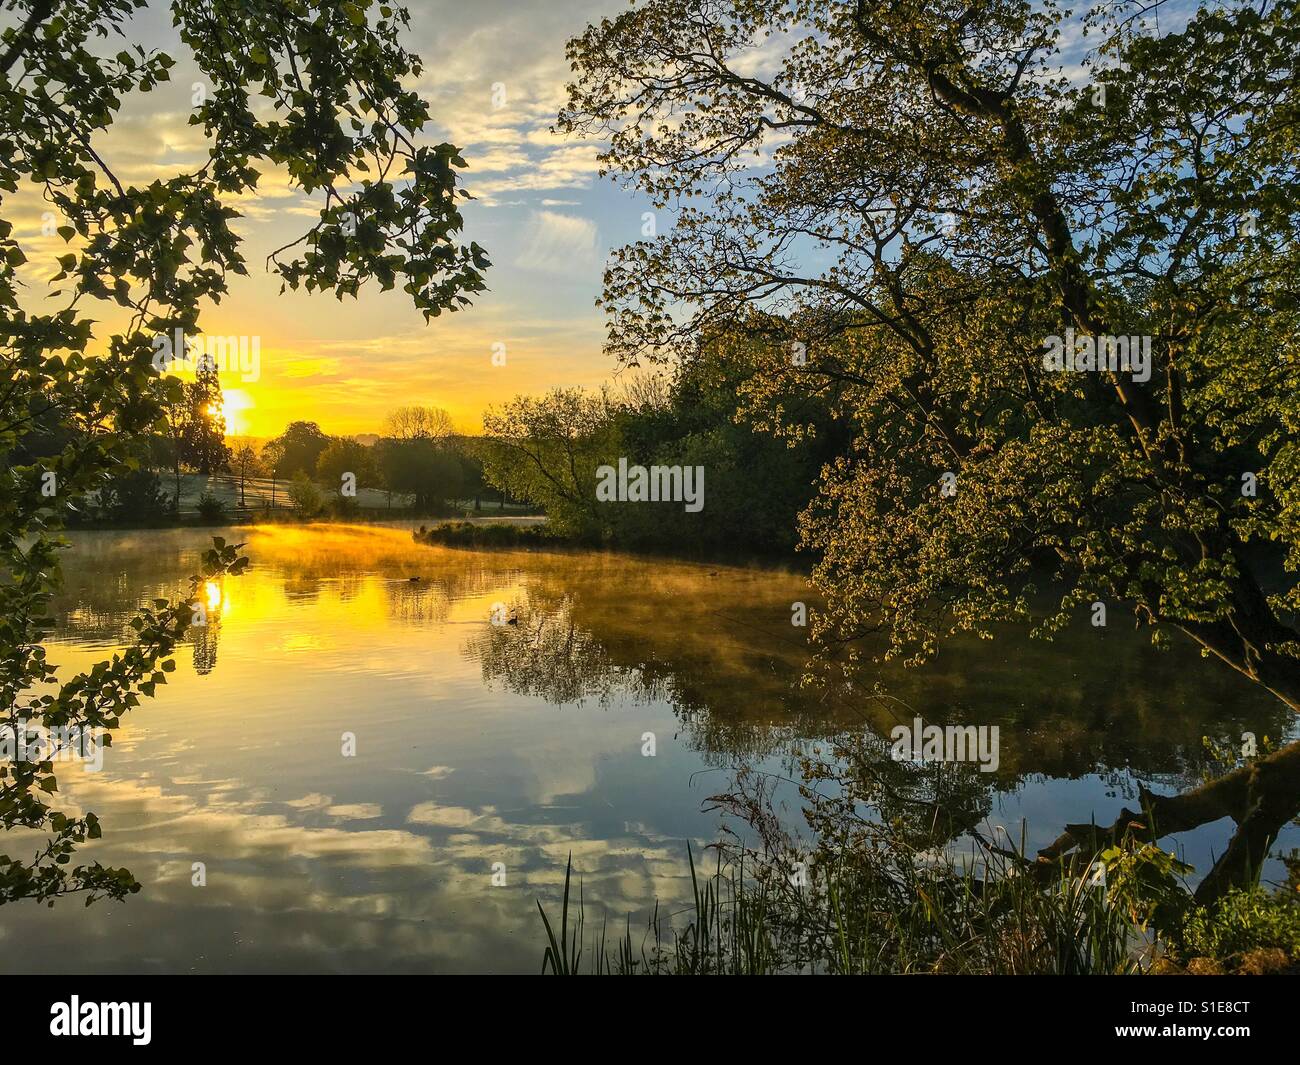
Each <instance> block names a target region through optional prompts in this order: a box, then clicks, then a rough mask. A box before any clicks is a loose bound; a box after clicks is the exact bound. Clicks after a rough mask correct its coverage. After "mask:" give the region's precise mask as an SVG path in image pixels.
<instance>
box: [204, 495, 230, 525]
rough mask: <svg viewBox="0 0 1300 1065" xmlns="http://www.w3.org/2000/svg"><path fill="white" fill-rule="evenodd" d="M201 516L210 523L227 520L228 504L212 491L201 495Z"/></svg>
mask: <svg viewBox="0 0 1300 1065" xmlns="http://www.w3.org/2000/svg"><path fill="white" fill-rule="evenodd" d="M199 517H200V518H202V519H203V520H204V521H206V522H208V523H209V524H213V525H215V524H218V523H220V522H223V521H225V520H226V504H225V503H223V502H222V501H221V500H220V499H218V498H217V497H216V496H214V495H213V494H212V493H211V492H204V493H203V494H202V495H201V496H199Z"/></svg>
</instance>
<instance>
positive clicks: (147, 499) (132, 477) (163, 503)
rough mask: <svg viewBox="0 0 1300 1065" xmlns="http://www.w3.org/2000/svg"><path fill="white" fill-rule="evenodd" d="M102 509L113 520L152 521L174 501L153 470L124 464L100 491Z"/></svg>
mask: <svg viewBox="0 0 1300 1065" xmlns="http://www.w3.org/2000/svg"><path fill="white" fill-rule="evenodd" d="M99 509H100V510H101V511H102V512H103V513H104V514H105V515H106V516H107V517H108V518H109V520H110V521H114V522H120V523H126V522H133V521H152V520H156V519H158V518H161V517H162V516H163V515H164V514H166V513H167V512H168V511H169V510H170V509H171V500H170V499H169V498H168V496H167V493H166V491H165V490H164V489H163V487H162V481H161V480H160V479H159V477H158V475H157V474H156V473H154V472H153V470H146V469H130V468H129V467H125V466H124V467H122V468H121V469H119V470H116V471H115V472H114V473H113V475H112V476H111V477H110V478H109V479H108V481H107V482H106V483H105V484H104V487H103V488H101V489H100V490H99Z"/></svg>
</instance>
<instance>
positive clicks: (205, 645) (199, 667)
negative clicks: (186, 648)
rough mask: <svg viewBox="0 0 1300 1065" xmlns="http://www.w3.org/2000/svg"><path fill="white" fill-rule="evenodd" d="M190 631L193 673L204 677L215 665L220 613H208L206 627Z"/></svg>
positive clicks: (219, 639) (219, 638) (219, 634)
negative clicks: (192, 643) (192, 645)
mask: <svg viewBox="0 0 1300 1065" xmlns="http://www.w3.org/2000/svg"><path fill="white" fill-rule="evenodd" d="M190 631H191V632H192V633H193V636H192V639H193V642H194V672H195V673H197V674H198V675H199V676H200V677H205V676H207V675H208V674H209V673H211V672H212V670H213V669H214V668H215V667H216V664H217V645H218V644H219V643H220V642H221V615H220V613H217V612H211V613H209V614H208V623H207V624H206V625H204V626H201V627H197V628H194V629H191V630H190Z"/></svg>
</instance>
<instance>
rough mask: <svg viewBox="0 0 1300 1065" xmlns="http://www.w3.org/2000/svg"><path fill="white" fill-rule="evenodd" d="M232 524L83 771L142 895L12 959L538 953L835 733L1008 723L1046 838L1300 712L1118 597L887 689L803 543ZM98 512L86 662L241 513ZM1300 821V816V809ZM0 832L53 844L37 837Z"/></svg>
mask: <svg viewBox="0 0 1300 1065" xmlns="http://www.w3.org/2000/svg"><path fill="white" fill-rule="evenodd" d="M217 532H218V533H223V531H222V530H217ZM224 535H225V536H226V537H227V538H228V539H240V540H246V541H247V546H246V548H245V553H246V554H248V555H249V556H250V558H251V559H252V566H251V568H250V569H249V570H248V572H247V573H246V574H244V575H243V576H241V577H239V578H234V579H226V580H224V581H223V582H221V584H220V585H215V584H214V585H211V586H209V587H208V588H206V589H205V592H204V594H205V597H206V600H207V607H208V617H209V622H208V625H207V627H206V629H203V630H195V631H194V632H193V633H192V636H191V638H190V639H189V640H188V641H187V643H186V644H185V645H184V647H183V648H182V649H181V652H180V653H179V655H178V668H177V670H176V672H175V673H173V674H171V676H170V678H169V683H168V684H167V686H166V687H165V688H162V689H160V695H159V697H158V698H157V699H154V700H145V701H144V702H143V704H142V705H141V707H140V708H138V709H137V710H135V711H133V712H132V713H131V714H130V715H128V716H127V717H126V718H125V719H124V722H123V726H122V728H121V730H120V731H119V732H118V733H117V735H116V736H115V739H114V744H113V747H112V748H111V749H110V750H109V751H108V752H107V754H106V759H105V763H104V766H103V768H102V769H101V770H100V771H99V772H90V771H88V770H87V769H86V768H85V767H83V766H80V765H62V766H60V767H59V769H58V775H59V785H60V791H59V797H60V798H61V802H60V803H59V808H60V809H63V810H65V811H68V812H70V811H72V810H74V809H75V810H93V811H94V812H95V813H96V814H98V815H99V817H100V820H101V821H102V823H103V829H104V835H103V838H102V839H101V840H99V841H97V842H95V843H93V844H90V845H87V846H86V847H85V848H83V849H82V850H81V851H80V852H79V859H80V860H84V859H85V858H86V857H87V856H89V857H93V858H95V859H98V860H99V861H102V862H104V863H105V864H112V865H124V866H126V867H128V868H129V869H130V870H131V871H132V872H133V873H134V874H135V876H136V878H137V879H138V880H139V881H140V882H141V884H142V885H143V887H142V890H141V891H140V892H139V893H138V894H135V895H133V896H130V897H129V898H128V899H127V900H126V901H125V902H122V903H112V902H98V903H96V904H95V905H94V906H92V907H91V908H89V909H86V908H83V906H82V905H81V903H80V901H79V900H77V899H75V898H74V899H69V900H64V901H62V902H60V903H58V904H56V905H55V907H54V908H53V909H46V908H44V907H38V906H34V905H11V906H6V907H3V908H0V967H3V968H4V969H5V970H10V971H42V972H64V971H95V972H98V971H128V970H129V971H158V972H191V971H194V972H232V971H239V972H249V971H275V972H321V971H337V972H357V971H377V972H399V971H426V972H430V971H431V972H477V971H526V972H535V971H538V970H539V969H540V966H541V954H542V947H543V946H544V942H545V937H544V933H543V931H542V928H541V924H540V920H539V918H538V915H537V905H536V901H537V900H538V899H541V900H542V901H543V903H544V904H545V905H546V906H547V907H548V910H553V909H554V907H555V905H556V900H557V899H558V896H559V892H560V890H561V886H562V884H563V879H564V870H565V863H566V860H567V858H568V856H569V855H570V854H572V856H573V861H574V867H575V870H577V872H579V873H580V874H581V878H582V890H583V893H584V897H585V900H586V904H587V910H588V920H589V921H590V920H592V919H593V918H595V919H597V920H598V919H599V916H600V914H601V913H602V912H603V913H607V914H608V915H609V917H610V921H611V926H613V925H614V924H615V922H617V923H618V925H619V927H620V928H621V925H622V921H623V918H624V915H625V914H628V913H631V914H632V915H633V925H632V926H633V928H634V929H637V928H639V927H643V926H644V921H645V916H646V914H647V912H648V910H649V909H650V908H651V907H652V906H653V905H654V902H655V900H656V899H658V900H660V902H661V903H662V904H663V906H664V907H665V908H667V909H669V910H672V909H674V908H677V907H678V906H679V905H680V904H681V903H682V902H683V901H684V899H685V898H686V897H687V895H688V894H689V891H690V881H689V873H688V868H687V854H686V844H687V841H688V840H689V841H691V844H692V846H693V847H694V848H695V853H696V854H697V856H698V855H699V854H700V853H701V848H703V847H704V846H706V845H707V844H708V843H711V842H713V841H714V840H716V839H717V838H718V834H719V827H720V816H721V815H720V814H719V813H717V812H715V811H710V810H709V809H708V806H709V803H708V799H709V797H710V796H712V795H714V794H717V793H719V792H721V791H725V790H726V789H727V787H728V785H729V783H730V781H731V779H732V777H733V775H734V774H735V772H736V771H737V770H738V769H740V768H744V767H748V768H750V769H757V770H759V771H767V772H772V773H775V774H778V775H784V774H788V773H789V772H791V770H792V765H793V764H794V759H793V758H792V754H793V753H794V752H795V751H797V750H798V749H800V748H801V747H802V746H803V745H805V744H806V743H808V742H811V741H816V740H818V739H819V738H825V737H827V736H830V735H833V734H835V733H838V732H844V731H846V730H847V731H851V730H864V729H865V730H872V731H874V732H875V733H877V734H879V735H882V736H884V735H887V734H888V732H889V730H890V728H891V727H892V726H893V725H894V724H896V723H898V722H899V721H908V722H910V721H911V720H912V719H913V717H914V716H919V717H921V718H923V719H924V720H925V721H926V722H938V723H945V722H956V721H960V722H970V723H976V724H985V725H997V726H999V729H1000V737H1001V740H1000V744H1001V751H1000V758H999V764H998V768H997V771H996V772H994V773H990V774H987V775H984V776H983V777H982V778H981V783H982V785H984V787H983V790H982V791H981V796H982V798H981V802H982V803H983V806H982V807H981V809H980V813H981V814H982V815H983V817H984V818H985V820H986V823H987V824H989V825H993V826H996V825H1002V826H1005V827H1006V828H1007V830H1008V832H1009V833H1010V834H1011V835H1012V836H1013V837H1014V838H1016V839H1017V840H1018V839H1019V836H1020V825H1021V822H1022V819H1023V820H1026V821H1027V822H1028V829H1027V836H1028V840H1029V844H1030V846H1031V847H1038V846H1043V845H1045V844H1046V843H1048V842H1050V841H1051V840H1052V839H1053V838H1055V836H1056V835H1057V834H1059V832H1060V831H1061V829H1062V827H1063V826H1064V825H1065V823H1067V822H1086V821H1088V820H1089V819H1090V818H1093V817H1095V818H1096V820H1098V821H1099V822H1107V823H1108V822H1109V821H1111V820H1113V819H1114V817H1115V815H1116V814H1117V813H1118V812H1119V810H1120V808H1121V806H1122V805H1124V804H1126V803H1127V804H1128V805H1134V804H1135V802H1134V797H1135V795H1136V790H1137V783H1138V781H1139V780H1141V781H1143V782H1145V783H1147V784H1148V785H1149V786H1151V787H1153V788H1154V789H1155V790H1157V791H1173V790H1181V789H1183V788H1186V787H1188V786H1191V785H1192V784H1194V783H1196V782H1197V780H1198V779H1199V775H1200V773H1201V772H1202V770H1203V768H1204V765H1205V753H1204V751H1203V749H1202V742H1201V738H1202V736H1205V735H1209V736H1213V737H1217V738H1219V739H1221V740H1225V741H1232V742H1234V743H1237V742H1239V737H1240V735H1241V734H1242V733H1243V732H1247V731H1249V732H1253V733H1255V734H1256V735H1257V736H1261V737H1262V736H1264V735H1268V736H1271V737H1274V738H1276V737H1279V736H1282V735H1283V734H1285V733H1286V732H1287V730H1288V729H1289V728H1291V721H1290V715H1289V714H1288V713H1287V712H1286V711H1285V709H1284V708H1283V707H1281V705H1280V704H1278V703H1276V702H1275V701H1274V700H1273V699H1271V698H1270V697H1268V696H1267V695H1266V694H1262V693H1260V692H1259V691H1258V690H1257V689H1255V688H1253V687H1252V686H1251V685H1250V684H1248V683H1247V682H1245V681H1244V680H1240V679H1238V678H1237V677H1236V676H1235V675H1233V674H1232V673H1231V672H1230V671H1229V670H1228V669H1227V668H1226V667H1223V666H1220V665H1218V664H1216V663H1212V662H1207V661H1202V660H1201V658H1200V656H1199V653H1198V652H1197V651H1196V650H1195V649H1193V648H1192V647H1190V645H1188V644H1187V643H1186V642H1184V641H1182V640H1181V639H1180V638H1179V637H1177V636H1175V638H1174V648H1173V650H1171V651H1168V652H1160V651H1157V650H1156V649H1154V648H1152V647H1151V645H1150V643H1149V641H1148V639H1147V637H1146V636H1145V635H1144V634H1143V633H1141V632H1136V631H1134V629H1133V628H1132V624H1131V620H1129V619H1125V618H1123V617H1121V616H1120V611H1119V610H1118V609H1115V610H1113V611H1112V617H1111V619H1110V624H1109V625H1108V626H1107V627H1106V628H1103V629H1098V628H1093V627H1092V626H1091V625H1089V624H1088V623H1087V619H1086V618H1083V617H1081V618H1080V620H1079V624H1078V625H1077V626H1076V627H1075V628H1073V629H1071V630H1070V631H1069V632H1067V633H1066V634H1064V635H1063V636H1062V637H1060V638H1058V639H1057V640H1056V641H1055V642H1053V643H1041V642H1036V641H1030V640H1028V639H1027V637H1025V636H1024V635H1022V634H1020V633H1017V632H1007V633H999V635H998V638H997V639H995V640H993V641H991V642H990V641H978V640H973V639H972V640H959V641H955V642H953V643H951V644H949V645H945V646H944V647H943V648H942V650H941V653H940V656H939V658H938V659H937V660H936V661H935V662H934V663H932V664H930V665H928V666H926V667H924V668H921V669H917V670H903V669H901V668H898V667H894V666H892V665H891V666H886V667H881V668H879V669H877V670H875V671H874V672H873V674H872V675H871V676H870V677H868V678H866V681H867V682H869V683H870V684H876V683H879V684H881V685H883V686H884V690H885V691H886V692H887V693H888V697H887V698H881V697H873V696H872V695H870V693H869V691H868V685H867V683H866V682H863V683H859V684H857V685H855V686H852V687H850V686H845V685H836V686H834V687H819V686H818V685H815V684H814V685H804V686H801V685H800V683H799V680H800V677H801V676H802V675H803V674H804V672H805V667H806V664H807V661H808V657H809V647H808V644H807V637H806V631H807V630H806V629H802V628H798V627H795V626H793V625H792V624H791V616H792V604H793V603H795V602H800V601H802V602H808V603H809V604H812V603H813V602H814V597H813V596H811V595H810V593H809V591H808V589H807V586H806V584H805V581H804V579H803V578H802V577H801V576H800V575H799V574H798V573H795V572H787V571H783V570H779V569H771V568H757V567H755V568H739V567H728V566H725V565H721V564H716V563H694V562H672V561H664V560H660V559H648V558H640V557H631V556H626V555H618V554H612V553H601V552H572V553H568V552H557V553H549V554H547V553H523V552H496V551H493V552H476V551H463V550H452V549H445V548H438V547H429V546H422V545H417V544H415V543H413V542H412V540H411V535H410V526H409V525H406V526H403V525H396V524H394V525H381V526H338V525H334V526H331V525H313V526H290V525H283V526H263V527H257V528H251V529H243V530H225V531H224ZM70 539H71V541H72V544H73V548H72V550H71V551H70V552H69V553H68V555H67V560H66V566H65V576H66V584H65V588H64V591H63V593H62V594H61V596H60V598H59V600H58V603H57V608H58V609H57V612H56V616H57V617H58V618H59V621H60V627H59V632H58V636H57V638H56V639H55V640H53V641H52V642H51V644H50V658H51V660H52V661H53V662H55V663H56V664H57V665H59V666H60V667H61V668H63V669H65V670H66V669H71V668H78V669H80V668H86V667H88V666H89V665H91V664H92V663H93V662H95V661H98V660H101V659H103V658H105V657H106V656H108V655H109V654H110V653H111V652H112V651H113V650H114V649H115V648H118V647H120V646H121V645H122V644H123V643H124V633H125V632H127V631H128V630H127V627H126V623H127V620H128V618H129V617H130V615H131V612H132V610H133V609H134V607H135V606H136V604H137V603H138V602H140V601H142V600H146V599H151V598H155V597H159V596H177V595H180V594H182V592H183V591H184V589H185V587H186V586H187V580H186V578H187V576H188V575H189V574H190V573H192V572H194V570H195V569H196V568H197V557H198V554H199V551H200V550H201V549H202V548H204V547H206V546H208V544H209V533H208V532H207V531H205V530H195V529H174V530H146V531H131V532H80V533H76V534H73V535H72V536H71V537H70ZM412 577H418V578H419V579H418V580H412V579H411V578H412ZM494 609H495V610H496V611H497V613H498V617H497V620H498V621H500V620H501V618H502V617H504V616H507V615H510V614H511V613H513V616H514V617H515V618H517V624H504V625H502V624H492V623H491V619H492V617H493V612H494ZM648 734H652V736H648ZM349 736H351V737H352V740H351V741H349V739H348V737H349ZM648 742H652V743H653V745H654V753H653V755H650V754H647V753H645V752H646V751H647V746H648ZM348 747H354V752H352V751H349V752H348V753H345V748H348ZM795 813H797V811H795V810H793V809H792V812H791V816H792V817H793V816H794V815H795ZM1228 835H1229V824H1228V822H1226V821H1225V822H1220V823H1218V824H1216V825H1211V826H1207V827H1206V828H1203V829H1201V830H1199V831H1197V832H1195V833H1192V834H1189V835H1187V836H1185V837H1183V838H1182V839H1181V840H1180V841H1179V844H1180V856H1181V857H1183V858H1184V859H1185V860H1187V861H1189V862H1191V863H1192V864H1194V865H1196V866H1197V867H1198V868H1199V869H1202V870H1204V869H1207V868H1208V866H1209V864H1210V861H1211V860H1212V856H1213V855H1214V854H1216V853H1220V852H1221V851H1222V849H1223V846H1224V844H1225V843H1226V840H1227V838H1228ZM1166 845H1168V844H1166ZM1280 845H1281V846H1282V847H1293V846H1298V845H1300V833H1298V832H1297V830H1296V828H1295V826H1294V825H1292V826H1290V827H1288V828H1287V829H1285V830H1284V835H1283V838H1282V840H1281V841H1280ZM0 849H3V850H5V851H8V852H9V853H12V854H22V853H24V852H25V849H24V844H23V843H22V841H21V840H20V839H19V838H18V834H17V833H10V834H9V837H8V838H5V839H3V840H0ZM195 863H203V870H204V874H205V879H206V883H204V884H203V885H202V886H196V885H195V884H194V883H193V880H194V878H195V873H194V869H195ZM1270 872H1275V871H1270ZM1266 875H1268V873H1266ZM502 881H503V882H502ZM634 934H635V933H634Z"/></svg>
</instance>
